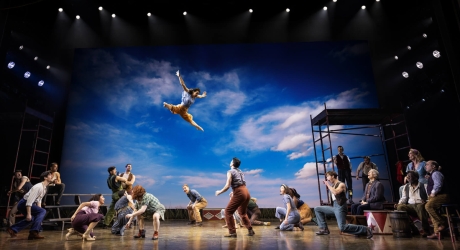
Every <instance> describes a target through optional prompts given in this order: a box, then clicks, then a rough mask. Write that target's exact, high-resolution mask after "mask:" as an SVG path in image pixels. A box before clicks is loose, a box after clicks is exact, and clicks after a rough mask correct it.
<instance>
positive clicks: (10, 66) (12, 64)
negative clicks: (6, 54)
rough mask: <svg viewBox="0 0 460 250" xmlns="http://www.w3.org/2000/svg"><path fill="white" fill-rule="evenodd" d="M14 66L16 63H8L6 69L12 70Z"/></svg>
mask: <svg viewBox="0 0 460 250" xmlns="http://www.w3.org/2000/svg"><path fill="white" fill-rule="evenodd" d="M14 65H16V63H14V62H10V63H8V68H9V69H12V68H14Z"/></svg>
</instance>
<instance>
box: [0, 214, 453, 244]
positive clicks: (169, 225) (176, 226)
mask: <svg viewBox="0 0 460 250" xmlns="http://www.w3.org/2000/svg"><path fill="white" fill-rule="evenodd" d="M276 224H277V222H276V221H272V225H271V226H255V227H254V231H255V233H256V235H255V236H252V237H251V236H246V234H247V230H246V229H237V234H238V238H236V239H235V238H225V237H223V235H224V234H225V233H226V232H227V230H226V229H223V228H222V225H223V221H206V222H204V225H203V227H190V226H187V225H186V221H183V220H168V221H162V222H161V228H160V239H159V240H155V241H154V240H151V237H152V234H153V227H152V222H151V221H148V227H146V231H147V234H146V238H145V239H134V238H133V235H134V234H135V232H137V228H136V229H129V230H127V231H126V233H125V236H115V235H112V234H111V233H110V230H108V229H102V228H99V227H98V228H96V229H95V231H94V233H95V235H96V236H97V240H96V241H90V242H83V241H82V240H81V238H79V237H76V236H72V237H71V238H70V240H69V241H66V240H65V234H66V233H67V230H66V231H59V230H45V231H43V232H42V233H41V235H42V236H45V237H46V238H45V239H44V240H33V241H29V240H27V235H28V230H26V231H22V232H20V233H19V234H18V237H17V238H10V236H9V234H8V233H7V232H5V231H2V232H0V239H1V240H0V242H1V243H0V249H27V250H32V249H47V250H54V249H56V250H57V249H59V250H63V249H64V250H68V249H94V250H96V249H97V250H103V249H174V250H177V249H264V250H265V249H288V250H298V249H353V250H358V249H394V250H396V249H407V250H408V249H455V248H454V246H453V245H452V242H451V240H450V237H445V238H444V239H443V240H441V241H438V240H427V239H424V238H419V237H414V238H394V237H393V236H392V235H375V236H374V238H373V239H371V240H368V239H366V238H365V237H354V236H342V235H339V231H338V228H337V224H336V222H335V220H334V219H332V220H329V221H328V224H329V225H330V226H329V227H330V230H331V234H330V235H326V236H317V235H315V231H316V230H317V226H315V225H314V224H308V225H306V226H305V231H292V232H281V231H279V230H276V229H275V227H276ZM459 243H460V242H457V245H459ZM457 249H458V246H457Z"/></svg>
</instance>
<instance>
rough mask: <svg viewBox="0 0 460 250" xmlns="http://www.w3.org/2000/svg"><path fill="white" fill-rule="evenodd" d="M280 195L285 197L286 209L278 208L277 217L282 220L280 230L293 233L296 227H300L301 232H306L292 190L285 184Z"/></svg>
mask: <svg viewBox="0 0 460 250" xmlns="http://www.w3.org/2000/svg"><path fill="white" fill-rule="evenodd" d="M280 195H282V196H283V202H284V207H277V208H276V213H275V217H276V218H278V219H280V222H281V224H280V226H279V229H280V230H281V231H292V230H293V229H294V227H295V226H298V227H299V228H300V230H302V231H303V230H304V228H303V225H302V222H300V214H299V211H297V207H296V205H295V203H294V200H293V199H292V196H293V195H292V191H291V189H290V188H289V187H288V186H287V185H285V184H283V185H281V187H280Z"/></svg>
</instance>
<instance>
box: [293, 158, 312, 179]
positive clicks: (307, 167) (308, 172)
mask: <svg viewBox="0 0 460 250" xmlns="http://www.w3.org/2000/svg"><path fill="white" fill-rule="evenodd" d="M316 175H317V172H316V163H315V162H307V163H305V164H304V165H303V167H302V169H300V170H299V171H297V173H295V176H296V178H297V179H306V178H309V177H312V176H316Z"/></svg>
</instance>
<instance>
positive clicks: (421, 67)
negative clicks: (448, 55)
mask: <svg viewBox="0 0 460 250" xmlns="http://www.w3.org/2000/svg"><path fill="white" fill-rule="evenodd" d="M422 37H423V38H427V37H428V35H427V34H425V33H423V34H422ZM407 50H412V47H411V46H407ZM433 56H434V57H435V58H440V57H441V52H439V51H437V50H434V51H433ZM398 59H399V57H398V56H397V55H395V60H398ZM415 66H417V68H419V69H423V63H421V62H416V63H415ZM402 76H403V77H404V78H409V73H407V72H406V71H404V72H402Z"/></svg>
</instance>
